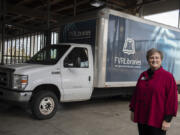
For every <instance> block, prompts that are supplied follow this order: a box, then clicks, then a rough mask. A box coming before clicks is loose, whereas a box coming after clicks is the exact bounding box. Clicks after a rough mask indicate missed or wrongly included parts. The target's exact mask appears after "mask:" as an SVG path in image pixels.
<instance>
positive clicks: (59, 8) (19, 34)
mask: <svg viewBox="0 0 180 135" xmlns="http://www.w3.org/2000/svg"><path fill="white" fill-rule="evenodd" d="M105 7H106V8H110V9H114V10H117V11H121V12H125V13H128V14H132V15H135V16H139V17H143V16H145V15H151V14H155V13H161V12H166V11H171V10H176V9H180V1H179V0H13V1H12V0H1V1H0V64H14V63H23V62H25V61H27V60H28V59H29V58H31V57H32V56H33V55H34V54H35V53H36V52H37V51H39V50H40V49H42V48H43V47H45V46H47V45H50V44H56V43H58V39H59V36H61V35H59V25H60V24H61V23H62V22H63V21H64V20H68V19H71V18H75V17H78V16H80V15H83V14H86V13H88V12H92V11H96V10H100V9H102V8H105ZM179 18H180V17H179ZM179 20H180V19H179Z"/></svg>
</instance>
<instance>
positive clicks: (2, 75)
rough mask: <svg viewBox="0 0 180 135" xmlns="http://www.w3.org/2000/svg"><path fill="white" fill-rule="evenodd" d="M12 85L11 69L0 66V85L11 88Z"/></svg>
mask: <svg viewBox="0 0 180 135" xmlns="http://www.w3.org/2000/svg"><path fill="white" fill-rule="evenodd" d="M11 85H12V71H11V70H6V69H1V68H0V87H2V88H11Z"/></svg>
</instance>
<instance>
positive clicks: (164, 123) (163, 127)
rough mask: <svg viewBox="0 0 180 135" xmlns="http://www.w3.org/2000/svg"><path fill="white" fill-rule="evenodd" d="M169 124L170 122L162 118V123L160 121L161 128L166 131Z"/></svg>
mask: <svg viewBox="0 0 180 135" xmlns="http://www.w3.org/2000/svg"><path fill="white" fill-rule="evenodd" d="M170 126H171V123H170V122H166V121H165V120H164V121H163V123H162V130H164V131H167V130H168V128H170Z"/></svg>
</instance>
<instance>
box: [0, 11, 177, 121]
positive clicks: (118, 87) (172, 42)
mask: <svg viewBox="0 0 180 135" xmlns="http://www.w3.org/2000/svg"><path fill="white" fill-rule="evenodd" d="M60 42H61V43H60V44H57V45H49V46H47V47H45V48H43V49H42V50H40V51H39V52H38V53H37V54H35V55H34V56H33V57H32V58H31V59H30V60H29V61H27V62H26V63H23V64H14V65H1V66H0V99H2V100H5V101H12V102H18V103H21V102H25V103H29V104H30V108H31V110H32V114H33V115H34V116H35V117H36V118H37V119H48V118H51V117H52V116H54V114H55V113H56V110H57V106H58V101H60V102H72V101H83V100H88V99H90V98H91V97H92V96H94V95H96V96H107V95H111V96H112V95H118V94H129V93H131V91H130V90H132V89H129V88H131V87H134V86H135V85H136V81H137V78H138V76H139V75H140V73H141V72H142V71H144V70H146V69H147V68H148V64H147V62H146V51H147V50H148V49H150V48H157V49H159V50H161V51H162V52H163V53H164V60H163V63H162V65H163V67H164V68H165V69H166V70H168V71H170V72H171V73H173V75H174V76H175V79H176V81H177V84H179V83H180V70H179V69H180V30H179V29H176V28H174V27H169V26H166V25H162V24H158V23H155V22H152V21H148V20H144V19H141V18H138V17H135V16H132V15H128V14H125V13H121V12H118V11H114V10H111V9H107V8H105V9H102V10H100V11H98V12H96V13H93V14H90V15H86V16H82V17H78V18H75V19H72V20H71V21H69V22H66V23H64V24H63V25H61V26H60Z"/></svg>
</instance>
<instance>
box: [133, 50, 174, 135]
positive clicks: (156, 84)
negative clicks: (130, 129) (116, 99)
mask: <svg viewBox="0 0 180 135" xmlns="http://www.w3.org/2000/svg"><path fill="white" fill-rule="evenodd" d="M146 58H147V61H148V64H149V66H150V68H149V69H148V70H147V71H144V72H143V73H142V74H141V75H140V77H139V79H138V82H137V85H136V89H135V92H134V94H133V97H132V100H131V103H130V110H131V120H132V121H134V122H137V123H138V130H139V135H165V134H166V131H167V130H168V128H169V127H170V122H171V120H172V117H173V116H176V114H177V106H178V101H177V86H176V82H175V80H174V77H173V75H172V74H171V73H170V72H168V71H166V70H164V69H163V67H162V66H161V63H162V60H163V54H162V52H161V51H159V50H157V49H155V48H152V49H150V50H149V51H147V55H146Z"/></svg>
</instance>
